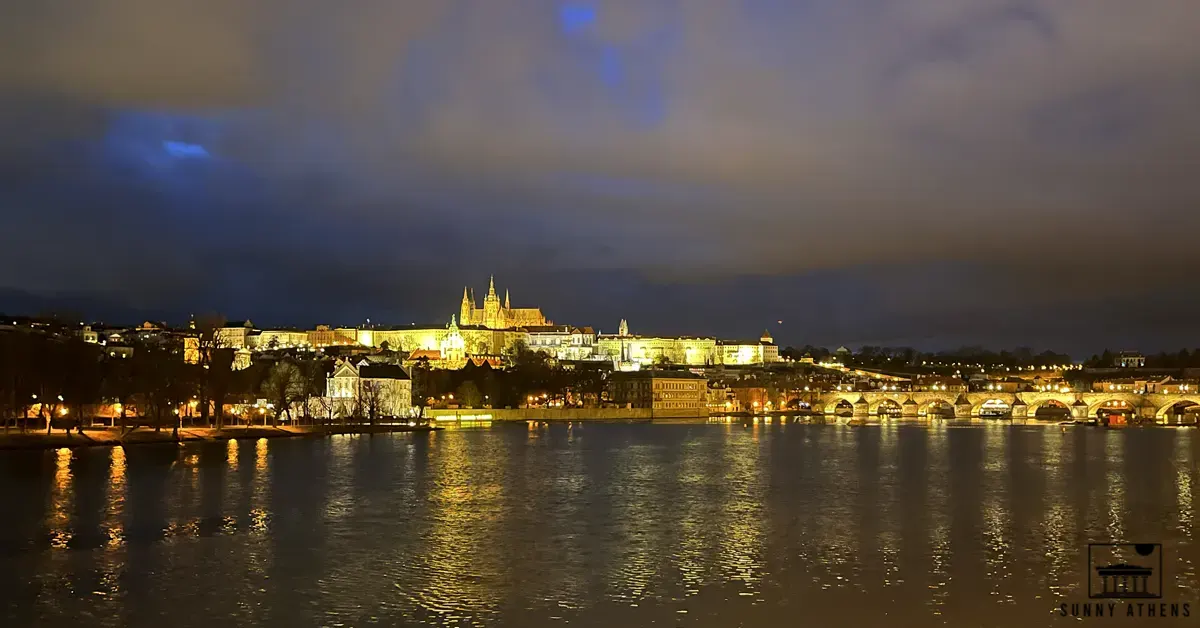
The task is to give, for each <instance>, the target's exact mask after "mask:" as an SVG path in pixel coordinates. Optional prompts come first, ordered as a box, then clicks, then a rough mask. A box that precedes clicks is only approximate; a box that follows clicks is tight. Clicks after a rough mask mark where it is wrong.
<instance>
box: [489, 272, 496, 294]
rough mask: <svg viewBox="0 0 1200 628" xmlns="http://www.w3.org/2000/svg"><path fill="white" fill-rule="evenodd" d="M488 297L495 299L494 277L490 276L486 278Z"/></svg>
mask: <svg viewBox="0 0 1200 628" xmlns="http://www.w3.org/2000/svg"><path fill="white" fill-rule="evenodd" d="M488 297H490V298H493V299H494V298H496V276H495V275H492V276H491V277H489V278H488Z"/></svg>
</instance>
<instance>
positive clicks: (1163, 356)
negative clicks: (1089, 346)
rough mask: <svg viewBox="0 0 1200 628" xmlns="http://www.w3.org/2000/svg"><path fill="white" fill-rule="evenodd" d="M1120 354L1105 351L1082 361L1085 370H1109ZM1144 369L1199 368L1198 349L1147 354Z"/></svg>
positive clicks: (1199, 352) (1199, 353)
mask: <svg viewBox="0 0 1200 628" xmlns="http://www.w3.org/2000/svg"><path fill="white" fill-rule="evenodd" d="M1119 356H1120V353H1118V352H1115V351H1110V350H1109V349H1105V350H1104V352H1102V353H1100V354H1097V355H1093V356H1092V357H1090V358H1088V359H1087V360H1085V361H1084V363H1083V366H1084V367H1085V368H1111V367H1113V366H1114V365H1115V364H1116V361H1117V358H1118V357H1119ZM1145 357H1146V368H1148V369H1186V368H1200V349H1192V350H1191V351H1189V350H1187V349H1181V350H1179V351H1176V352H1173V353H1170V352H1164V353H1155V354H1147V355H1146V356H1145Z"/></svg>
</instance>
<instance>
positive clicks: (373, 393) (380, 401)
mask: <svg viewBox="0 0 1200 628" xmlns="http://www.w3.org/2000/svg"><path fill="white" fill-rule="evenodd" d="M358 398H359V402H360V403H361V404H362V409H363V411H364V412H366V414H367V419H368V420H370V422H371V425H375V421H376V420H377V419H378V418H379V415H380V414H382V413H383V411H384V410H385V409H388V408H390V407H391V389H390V388H388V386H387V385H385V384H384V383H383V382H382V381H379V380H375V379H367V380H362V381H361V383H359V385H358Z"/></svg>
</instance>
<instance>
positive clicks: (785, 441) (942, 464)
mask: <svg viewBox="0 0 1200 628" xmlns="http://www.w3.org/2000/svg"><path fill="white" fill-rule="evenodd" d="M1198 455H1200V431H1197V430H1186V429H1179V430H1176V429H1161V428H1160V429H1127V430H1102V429H1097V428H1082V427H1071V428H1060V427H1057V426H1053V427H1049V426H1009V425H1003V424H989V425H976V426H964V427H958V426H946V425H941V424H935V425H925V426H922V425H899V426H898V425H884V426H867V427H851V426H847V425H806V424H790V425H779V424H771V425H763V424H753V425H749V426H747V425H742V424H739V423H733V424H714V423H707V424H706V423H695V424H661V425H660V424H585V425H579V424H575V425H573V426H568V425H551V426H532V427H530V426H526V425H523V424H518V425H499V424H497V425H494V426H491V427H481V428H475V429H451V430H446V431H442V432H436V433H424V434H380V435H366V436H335V437H332V438H292V439H274V440H270V441H267V440H259V441H257V442H255V441H229V442H227V443H219V442H218V443H194V444H184V445H170V444H168V445H141V446H131V447H126V448H119V447H118V448H114V449H108V448H87V449H78V450H74V451H70V450H58V451H44V452H38V451H11V452H0V496H2V498H3V503H4V504H5V507H4V508H3V509H0V512H2V514H0V592H3V593H2V598H0V599H2V601H0V625H3V626H39V627H42V626H44V627H55V626H64V627H65V626H163V625H167V626H171V627H172V628H184V627H189V626H204V627H207V628H211V627H212V626H288V627H292V626H369V625H380V626H407V625H427V626H521V627H525V626H532V627H537V626H559V625H566V624H570V625H577V626H579V625H582V626H606V627H612V626H617V627H622V626H624V627H633V626H650V625H656V626H706V627H707V626H713V627H717V626H721V627H725V626H771V627H775V626H800V625H810V626H874V625H883V624H886V625H889V626H927V625H946V626H956V627H957V626H1021V627H1022V628H1030V627H1033V626H1052V625H1065V623H1064V622H1074V621H1075V620H1073V619H1071V618H1069V617H1068V618H1064V617H1062V616H1061V610H1060V609H1061V607H1060V604H1062V603H1067V602H1087V601H1088V598H1087V583H1088V580H1089V576H1088V569H1087V564H1088V563H1087V561H1088V558H1087V556H1088V550H1087V543H1088V542H1089V541H1094V542H1099V541H1136V542H1143V543H1162V544H1163V549H1162V550H1161V556H1162V562H1163V568H1164V575H1165V577H1164V580H1163V582H1164V584H1163V597H1164V599H1163V600H1162V601H1163V602H1179V603H1183V602H1187V603H1191V605H1192V607H1193V608H1194V609H1195V610H1193V611H1192V612H1193V613H1200V606H1198V605H1197V604H1196V603H1197V602H1198V601H1200V576H1198V574H1197V563H1198V561H1200V550H1198V549H1197V545H1196V542H1195V541H1194V539H1193V532H1192V530H1193V523H1194V517H1195V515H1196V507H1197V504H1196V498H1197V485H1198V483H1200V477H1198V471H1197V464H1196V461H1197V456H1198ZM1093 621H1098V620H1096V619H1095V618H1093ZM1129 621H1131V622H1133V623H1130V625H1141V624H1138V623H1137V622H1136V621H1134V620H1129ZM1141 621H1144V620H1141ZM1172 621H1174V622H1181V621H1186V620H1171V619H1164V620H1162V621H1160V622H1158V623H1162V624H1164V625H1165V624H1166V623H1172ZM1190 621H1195V617H1194V616H1193V618H1192V619H1191V620H1190ZM1112 623H1114V624H1123V623H1128V622H1126V620H1125V619H1124V618H1120V619H1118V620H1114V622H1112ZM1105 625H1108V622H1106V624H1105Z"/></svg>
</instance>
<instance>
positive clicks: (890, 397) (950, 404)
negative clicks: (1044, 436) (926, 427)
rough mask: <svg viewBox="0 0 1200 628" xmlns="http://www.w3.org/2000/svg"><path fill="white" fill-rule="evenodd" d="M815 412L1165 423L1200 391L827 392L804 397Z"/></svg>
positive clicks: (1195, 402) (1197, 399)
mask: <svg viewBox="0 0 1200 628" xmlns="http://www.w3.org/2000/svg"><path fill="white" fill-rule="evenodd" d="M800 400H801V401H803V402H805V403H808V404H809V406H810V407H811V408H812V409H813V410H814V411H820V412H824V413H825V414H835V413H836V412H837V409H838V406H841V407H842V408H843V411H844V410H845V409H846V407H847V406H848V407H849V409H850V412H851V414H852V415H853V416H855V417H863V418H865V417H875V416H879V415H880V414H885V415H887V414H890V415H899V416H903V417H923V416H927V415H929V414H931V413H932V414H943V415H949V414H953V415H954V416H955V417H959V418H967V417H977V416H980V415H981V414H982V411H983V409H984V406H985V404H986V405H988V406H990V407H993V408H995V409H996V410H997V411H999V412H1001V413H1003V414H1009V413H1011V415H1012V416H1013V417H1017V418H1021V417H1032V416H1034V415H1035V414H1036V413H1037V411H1038V409H1039V408H1041V407H1043V406H1047V405H1052V406H1058V407H1061V408H1064V409H1067V410H1069V411H1070V412H1071V416H1072V417H1074V418H1077V419H1082V418H1090V417H1096V416H1098V414H1099V413H1100V411H1101V410H1104V409H1108V410H1111V411H1118V412H1127V413H1129V414H1130V415H1132V416H1136V417H1138V418H1143V419H1154V420H1156V421H1160V422H1161V421H1164V420H1166V419H1168V418H1169V416H1170V415H1172V414H1174V413H1175V412H1177V411H1178V410H1177V408H1178V409H1182V408H1186V407H1188V406H1197V405H1200V394H1164V393H1147V394H1141V393H1123V392H1067V393H1060V392H1020V393H1004V392H955V391H925V392H899V391H896V392H879V391H872V392H824V393H809V394H806V395H801V396H800Z"/></svg>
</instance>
